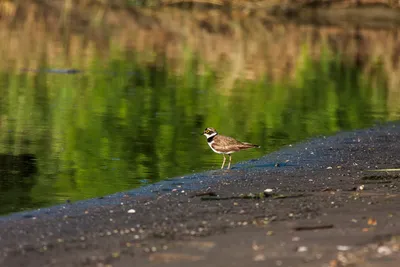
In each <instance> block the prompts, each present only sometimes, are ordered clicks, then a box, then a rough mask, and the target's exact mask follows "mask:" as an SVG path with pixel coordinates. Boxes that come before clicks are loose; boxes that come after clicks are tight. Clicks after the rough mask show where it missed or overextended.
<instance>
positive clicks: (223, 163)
mask: <svg viewBox="0 0 400 267" xmlns="http://www.w3.org/2000/svg"><path fill="white" fill-rule="evenodd" d="M222 156H224V161H223V162H222V166H221V169H223V168H224V165H225V160H226V158H225V154H222Z"/></svg>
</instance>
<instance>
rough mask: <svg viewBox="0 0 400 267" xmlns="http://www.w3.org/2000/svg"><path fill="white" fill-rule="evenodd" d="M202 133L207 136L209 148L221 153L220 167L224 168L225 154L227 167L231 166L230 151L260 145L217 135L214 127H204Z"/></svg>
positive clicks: (233, 151)
mask: <svg viewBox="0 0 400 267" xmlns="http://www.w3.org/2000/svg"><path fill="white" fill-rule="evenodd" d="M203 135H205V136H206V137H207V143H208V145H209V146H210V148H211V149H212V150H213V151H214V152H215V153H218V154H222V155H223V156H224V161H223V162H222V166H221V169H223V168H224V165H225V160H226V158H225V154H227V155H229V164H228V169H229V168H230V167H231V162H232V156H231V154H232V153H235V152H238V151H240V150H244V149H248V148H253V147H260V146H259V145H253V144H250V143H244V142H240V141H238V140H236V139H234V138H232V137H229V136H223V135H219V134H218V133H217V131H216V130H215V129H214V128H206V129H205V130H204V132H203Z"/></svg>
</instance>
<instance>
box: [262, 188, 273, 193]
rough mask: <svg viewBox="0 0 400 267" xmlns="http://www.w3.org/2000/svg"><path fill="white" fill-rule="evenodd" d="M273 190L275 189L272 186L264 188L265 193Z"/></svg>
mask: <svg viewBox="0 0 400 267" xmlns="http://www.w3.org/2000/svg"><path fill="white" fill-rule="evenodd" d="M273 191H274V189H272V188H267V189H265V190H264V192H265V193H271V192H273Z"/></svg>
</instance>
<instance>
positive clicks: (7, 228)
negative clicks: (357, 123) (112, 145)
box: [0, 123, 400, 267]
mask: <svg viewBox="0 0 400 267" xmlns="http://www.w3.org/2000/svg"><path fill="white" fill-rule="evenodd" d="M399 152H400V124H398V123H397V124H387V125H384V126H376V127H374V128H372V129H368V130H359V131H354V132H345V133H339V134H337V135H335V136H332V137H327V138H324V137H323V138H318V139H314V140H311V141H308V142H306V143H302V144H299V145H296V146H293V147H287V148H284V149H282V150H280V151H278V152H275V153H272V154H270V155H268V156H266V157H264V158H261V159H259V160H253V161H249V162H246V163H243V164H238V165H235V166H234V167H235V168H234V169H232V170H230V171H221V170H215V171H210V172H206V173H201V174H196V175H192V176H187V177H181V178H176V179H171V180H169V181H168V182H165V183H160V184H157V185H152V186H148V187H146V188H143V189H141V190H135V191H132V192H127V193H120V194H116V195H113V196H109V197H105V198H104V199H98V200H89V201H83V202H79V203H73V204H66V205H62V206H57V207H52V208H49V209H42V210H40V211H32V212H28V213H27V212H25V213H18V214H14V215H11V216H7V217H0V266H7V267H13V266H41V267H42V266H157V265H163V266H164V265H165V266H189V265H190V266H330V267H335V266H399V264H400V252H399V251H400V197H399V193H400V190H399V184H400V174H399V172H383V171H374V170H376V169H383V168H400V153H399ZM276 163H278V164H277V165H278V166H274V165H275V164H276ZM265 189H272V192H269V191H270V190H268V192H269V193H264V190H265Z"/></svg>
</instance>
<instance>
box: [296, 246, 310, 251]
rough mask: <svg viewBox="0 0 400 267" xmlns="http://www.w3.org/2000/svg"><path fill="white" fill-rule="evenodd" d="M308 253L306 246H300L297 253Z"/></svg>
mask: <svg viewBox="0 0 400 267" xmlns="http://www.w3.org/2000/svg"><path fill="white" fill-rule="evenodd" d="M307 251H308V247H306V246H300V247H298V248H297V252H307Z"/></svg>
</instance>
